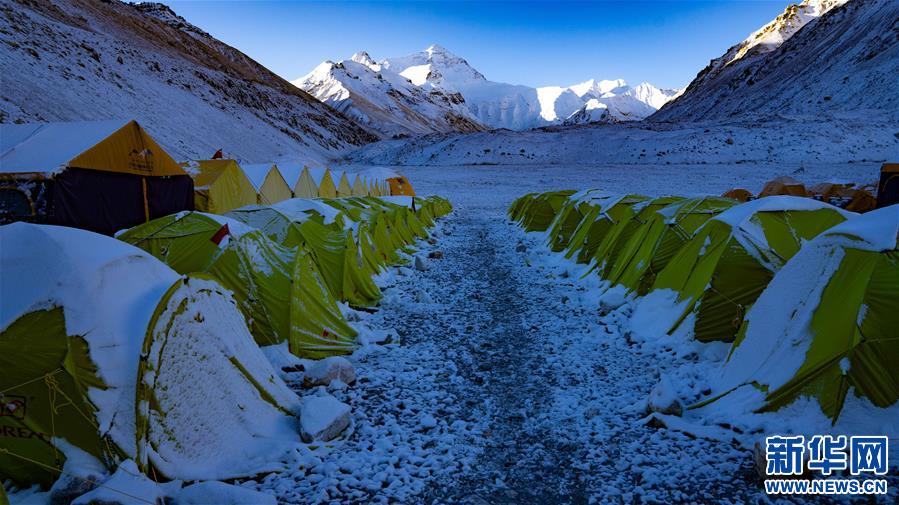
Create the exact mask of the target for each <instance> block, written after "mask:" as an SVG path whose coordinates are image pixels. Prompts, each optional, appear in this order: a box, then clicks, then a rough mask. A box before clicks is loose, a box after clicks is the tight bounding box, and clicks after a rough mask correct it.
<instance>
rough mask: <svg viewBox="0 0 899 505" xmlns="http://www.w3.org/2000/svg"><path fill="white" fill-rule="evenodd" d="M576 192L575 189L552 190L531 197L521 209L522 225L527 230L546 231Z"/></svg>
mask: <svg viewBox="0 0 899 505" xmlns="http://www.w3.org/2000/svg"><path fill="white" fill-rule="evenodd" d="M574 193H575V192H574V191H573V190H565V191H552V192H549V193H541V194H539V195H536V196H534V197H533V198H531V199H529V200H530V201H529V202H528V203H526V205H525V207H524V208H523V209H521V214H522V220H521V225H522V227H523V228H524V229H525V231H546V230H547V229H548V228H549V226H550V225H551V224H552V222H553V220H554V219H555V218H556V215H557V214H558V213H559V211H560V210H561V209H562V207H563V206H564V205H565V204H566V203H567V202H568V197H570V196H571V195H573V194H574Z"/></svg>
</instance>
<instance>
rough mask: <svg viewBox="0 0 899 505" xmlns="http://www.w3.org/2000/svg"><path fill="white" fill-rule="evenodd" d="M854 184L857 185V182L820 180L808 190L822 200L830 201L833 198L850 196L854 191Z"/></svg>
mask: <svg viewBox="0 0 899 505" xmlns="http://www.w3.org/2000/svg"><path fill="white" fill-rule="evenodd" d="M853 186H855V183H852V182H847V183H840V182H819V183H818V184H815V185H814V186H812V187H811V188H809V191H808V192H809V193H811V195H812V196H813V197H815V198H817V199H819V200H821V201H822V202H830V199H831V198H845V197H850V196H851V195H852V192H853V189H852V187H853Z"/></svg>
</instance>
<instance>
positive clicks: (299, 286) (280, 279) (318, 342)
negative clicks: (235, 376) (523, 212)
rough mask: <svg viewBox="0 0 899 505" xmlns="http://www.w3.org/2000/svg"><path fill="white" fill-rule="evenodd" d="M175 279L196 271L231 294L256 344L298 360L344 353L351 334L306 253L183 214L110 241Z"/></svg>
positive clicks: (243, 228) (245, 229)
mask: <svg viewBox="0 0 899 505" xmlns="http://www.w3.org/2000/svg"><path fill="white" fill-rule="evenodd" d="M117 238H118V239H119V240H122V241H125V242H128V243H129V244H132V245H135V246H137V247H140V248H141V249H143V250H145V251H147V252H149V253H150V254H152V255H153V256H155V257H156V258H158V259H160V260H162V261H163V262H165V263H166V264H167V265H168V266H170V267H171V268H172V269H174V270H175V271H176V272H179V273H182V274H187V273H194V272H204V273H208V274H210V275H212V276H213V277H215V278H216V279H217V280H218V281H219V282H221V283H222V284H223V285H224V286H225V287H226V288H228V289H229V290H231V291H232V293H234V297H235V299H236V301H237V304H238V306H239V307H240V309H241V311H242V312H243V313H244V315H245V316H246V319H247V324H248V326H249V329H250V332H251V333H252V334H253V336H254V337H255V339H256V342H257V343H258V344H259V345H273V344H278V343H280V342H285V341H286V342H287V343H288V349H289V350H290V352H291V353H293V354H295V355H297V356H300V357H303V358H323V357H327V356H332V355H335V354H347V353H350V352H352V351H353V350H354V349H355V337H356V331H355V330H353V328H352V327H350V325H349V324H348V323H347V322H346V320H345V319H344V318H343V315H342V314H341V313H340V309H339V307H338V306H337V303H336V301H335V300H334V298H333V297H332V296H331V294H330V292H329V291H328V288H327V286H326V284H325V282H324V280H323V279H322V276H321V274H320V272H319V271H318V268H317V267H316V265H315V263H314V262H313V261H312V258H311V257H310V255H309V253H308V252H307V251H306V250H305V249H303V248H300V247H293V248H289V247H286V246H283V245H281V244H278V243H276V242H274V241H272V240H271V239H269V238H268V237H267V236H265V234H263V233H262V232H261V231H259V230H256V229H253V228H250V227H249V226H247V225H245V224H244V223H242V222H240V221H237V220H235V219H231V218H227V217H222V216H215V215H211V214H203V213H199V212H184V213H180V214H174V215H171V216H167V217H164V218H160V219H156V220H153V221H150V222H149V223H146V224H144V225H141V226H138V227H135V228H132V229H130V230H128V231H126V232H124V233H122V234H119V235H118V237H117Z"/></svg>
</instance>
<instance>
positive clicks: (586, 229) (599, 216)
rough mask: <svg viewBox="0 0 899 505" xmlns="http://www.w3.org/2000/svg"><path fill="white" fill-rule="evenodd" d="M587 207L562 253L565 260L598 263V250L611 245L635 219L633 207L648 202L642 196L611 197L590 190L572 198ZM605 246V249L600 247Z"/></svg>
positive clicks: (599, 254) (607, 194)
mask: <svg viewBox="0 0 899 505" xmlns="http://www.w3.org/2000/svg"><path fill="white" fill-rule="evenodd" d="M575 198H577V199H579V200H583V201H584V202H585V203H587V204H588V205H589V208H588V209H589V210H587V211H586V212H585V213H584V218H583V219H582V220H581V223H580V224H579V225H578V228H577V229H576V230H575V232H574V234H573V235H572V238H571V240H570V242H569V245H568V249H567V250H566V251H565V257H566V258H573V257H576V261H577V262H578V263H590V262H591V261H594V260H596V261H597V262H599V261H601V258H602V257H603V256H602V254H603V253H600V249H601V248H602V249H603V250H606V249H608V248H610V247H611V245H613V244H614V239H615V237H617V234H618V232H619V231H620V230H621V228H617V229H616V227H617V225H618V224H619V223H623V222H626V221H627V220H629V219H630V218H631V217H632V216H633V215H634V206H636V205H640V203H641V202H644V201H646V200H647V197H645V196H642V195H612V194H609V193H604V192H602V191H598V190H589V191H587V192H582V193H578V194H575V195H573V196H572V199H575ZM603 244H605V246H603Z"/></svg>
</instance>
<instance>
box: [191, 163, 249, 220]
mask: <svg viewBox="0 0 899 505" xmlns="http://www.w3.org/2000/svg"><path fill="white" fill-rule="evenodd" d="M184 168H185V170H186V171H187V173H189V174H190V175H191V177H193V178H194V207H195V208H196V210H198V211H201V212H210V213H213V214H224V213H225V212H228V211H229V210H232V209H237V208H240V207H244V206H246V205H255V204H256V188H254V187H253V183H252V182H250V179H249V178H248V177H247V176H246V174H245V173H244V171H243V170H242V169H241V168H240V165H238V164H237V162H236V161H234V160H197V161H191V162H189V163H187V164H185V165H184Z"/></svg>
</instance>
